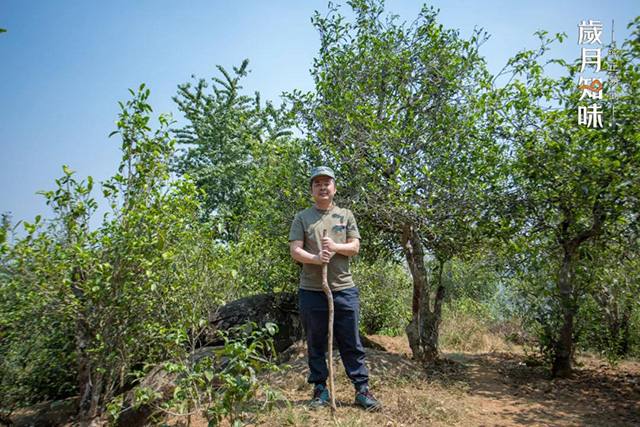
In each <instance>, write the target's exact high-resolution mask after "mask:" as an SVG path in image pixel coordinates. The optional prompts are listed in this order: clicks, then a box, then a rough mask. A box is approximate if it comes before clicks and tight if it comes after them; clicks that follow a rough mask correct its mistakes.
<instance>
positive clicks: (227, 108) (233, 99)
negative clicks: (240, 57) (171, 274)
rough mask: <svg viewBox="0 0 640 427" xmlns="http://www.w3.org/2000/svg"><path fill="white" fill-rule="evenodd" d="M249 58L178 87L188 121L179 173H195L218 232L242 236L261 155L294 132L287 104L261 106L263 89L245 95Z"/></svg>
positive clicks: (206, 213)
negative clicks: (269, 145)
mask: <svg viewBox="0 0 640 427" xmlns="http://www.w3.org/2000/svg"><path fill="white" fill-rule="evenodd" d="M248 65H249V61H248V60H246V59H245V60H244V61H243V63H242V64H241V65H240V67H233V74H230V73H229V72H227V70H225V69H224V68H223V67H222V66H218V67H217V68H218V71H219V72H220V73H221V74H222V77H223V78H218V77H214V78H212V81H213V83H212V85H211V91H212V93H207V88H208V86H209V85H208V83H207V82H206V81H205V80H204V79H199V80H197V82H195V83H194V84H191V83H185V84H182V85H179V86H178V95H177V96H175V97H174V98H173V99H174V101H175V102H176V103H177V104H178V108H179V109H180V111H182V112H183V113H184V115H185V118H186V119H187V120H188V122H189V123H188V124H187V125H186V126H185V127H183V128H182V129H179V130H177V131H176V136H177V139H178V142H179V143H180V144H183V145H186V147H185V149H184V150H183V153H182V155H181V156H179V157H178V158H177V159H176V161H175V168H176V170H177V171H178V172H180V173H186V174H188V175H190V176H192V177H193V178H194V180H195V182H196V185H197V186H198V188H201V189H203V190H204V193H203V195H202V201H203V207H204V212H203V214H204V217H205V218H212V219H215V221H216V222H217V223H218V224H219V231H220V233H219V234H218V237H219V238H221V239H223V240H225V241H237V240H238V239H239V237H240V233H241V226H242V223H243V221H244V220H245V219H246V217H247V213H248V212H249V207H248V206H247V203H248V201H249V200H250V196H249V195H248V194H247V190H248V189H249V188H251V180H252V179H253V177H254V175H255V174H256V173H257V172H259V160H260V157H261V155H262V150H263V149H264V148H265V146H264V145H265V144H267V143H268V142H271V141H277V140H278V139H280V138H283V137H286V136H288V135H290V133H291V132H290V131H289V130H288V127H289V126H290V124H291V117H290V114H289V113H288V111H287V110H286V109H285V106H284V105H283V106H281V107H280V108H275V107H274V106H273V104H272V103H271V102H267V103H266V105H262V103H261V100H260V94H259V93H257V92H256V94H255V96H253V97H250V96H247V95H242V94H241V90H242V86H241V85H240V80H241V78H242V77H245V76H246V75H247V74H248V72H249V71H248V69H247V67H248Z"/></svg>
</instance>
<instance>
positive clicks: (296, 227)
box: [289, 214, 304, 242]
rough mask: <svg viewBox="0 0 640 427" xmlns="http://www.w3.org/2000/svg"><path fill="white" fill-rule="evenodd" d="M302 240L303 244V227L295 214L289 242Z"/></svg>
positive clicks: (298, 216) (300, 219)
mask: <svg viewBox="0 0 640 427" xmlns="http://www.w3.org/2000/svg"><path fill="white" fill-rule="evenodd" d="M292 240H302V241H303V242H304V226H303V225H302V218H300V214H296V217H295V218H294V219H293V222H292V223H291V231H289V241H290V242H291V241H292Z"/></svg>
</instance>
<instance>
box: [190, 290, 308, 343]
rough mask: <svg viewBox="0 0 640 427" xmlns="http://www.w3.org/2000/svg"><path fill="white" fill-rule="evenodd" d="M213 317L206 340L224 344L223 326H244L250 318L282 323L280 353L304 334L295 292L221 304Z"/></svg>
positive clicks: (278, 338)
mask: <svg viewBox="0 0 640 427" xmlns="http://www.w3.org/2000/svg"><path fill="white" fill-rule="evenodd" d="M208 320H209V325H210V326H209V327H208V328H207V329H206V331H205V333H204V336H203V339H202V344H203V345H207V346H211V345H222V344H223V343H224V341H223V339H222V337H220V335H219V334H218V333H217V331H219V330H228V329H231V328H233V327H235V326H241V325H244V324H245V323H247V321H251V322H255V323H256V324H257V325H258V327H259V328H261V327H263V326H264V325H265V324H267V323H269V322H271V323H275V324H276V325H278V333H277V334H276V336H275V337H274V347H275V349H276V352H277V353H281V352H283V351H284V350H286V349H287V348H289V347H290V346H291V345H293V343H295V342H296V341H298V340H301V339H302V338H303V332H302V324H301V323H300V310H299V309H298V296H297V295H296V294H294V293H283V292H280V293H273V294H259V295H254V296H251V297H246V298H242V299H239V300H237V301H233V302H231V303H229V304H227V305H225V306H224V307H221V308H220V309H219V310H218V311H217V312H216V313H215V314H214V315H213V316H211V318H209V319H208Z"/></svg>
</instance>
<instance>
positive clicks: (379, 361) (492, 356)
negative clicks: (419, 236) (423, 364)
mask: <svg viewBox="0 0 640 427" xmlns="http://www.w3.org/2000/svg"><path fill="white" fill-rule="evenodd" d="M370 338H371V339H372V340H374V341H375V342H377V343H379V344H381V345H383V346H384V347H385V348H386V349H387V351H380V350H373V349H367V363H368V366H369V369H370V375H371V382H370V384H371V387H372V389H373V391H374V394H375V395H376V396H377V397H378V398H379V399H380V400H381V401H382V403H383V405H384V409H383V410H382V411H381V412H378V413H368V412H365V411H363V410H362V409H360V408H359V407H357V406H355V405H354V404H353V401H354V393H353V388H352V386H351V384H350V383H349V381H348V379H347V377H346V375H345V374H344V371H343V370H342V367H341V365H340V362H339V356H338V353H337V352H336V353H335V359H336V360H337V361H336V373H337V376H336V386H335V388H336V392H335V396H336V403H337V406H338V410H337V411H336V413H335V415H333V416H332V414H331V411H330V409H328V408H327V409H322V410H319V411H311V410H309V409H308V407H307V406H306V403H307V402H308V400H309V397H310V391H311V389H310V386H309V385H308V384H307V383H306V375H307V366H306V360H305V359H304V357H298V358H297V359H294V360H292V361H290V362H289V365H290V366H291V369H289V370H288V371H287V373H286V374H284V375H280V374H278V375H276V374H270V376H269V377H268V378H267V380H268V382H269V384H270V386H271V387H272V388H273V389H275V390H277V391H278V392H279V393H280V394H281V395H282V397H283V398H284V399H283V400H281V401H278V402H276V404H275V407H274V409H273V410H272V411H271V412H270V413H267V414H262V415H260V416H259V417H258V418H256V419H255V420H253V422H252V424H251V425H258V426H278V427H279V426H283V425H290V426H314V427H319V426H342V427H344V426H388V427H391V426H478V427H479V426H487V427H489V426H505V427H506V426H523V425H524V426H640V363H639V362H638V361H628V362H622V363H620V364H619V365H618V366H617V367H616V368H615V369H612V368H611V367H609V365H608V364H607V363H606V362H603V361H600V360H597V359H594V358H588V357H581V358H579V360H578V362H579V364H580V365H581V366H580V367H579V368H577V369H576V373H575V375H574V378H572V379H568V380H550V379H549V377H548V375H547V374H546V373H545V371H544V369H543V368H542V367H536V366H528V365H527V364H526V363H525V360H526V359H525V357H524V355H523V354H521V353H519V352H512V353H507V352H495V353H485V354H479V353H447V352H445V353H444V362H442V363H440V364H439V365H438V366H437V367H435V368H432V369H430V370H428V371H426V372H425V371H424V370H421V369H420V368H419V367H418V366H417V365H416V364H415V363H414V362H413V361H412V360H411V359H410V357H409V355H410V350H409V347H408V344H407V342H406V338H390V337H386V336H372V337H370ZM285 399H286V400H285ZM61 407H63V405H61V404H59V403H58V405H57V408H58V409H59V408H61ZM38 414H40V415H41V416H42V415H44V414H47V410H46V405H45V406H43V405H40V406H39V407H33V408H30V409H29V410H22V411H19V412H16V413H14V415H13V416H12V419H13V421H14V423H15V425H16V426H29V425H33V426H53V425H65V426H70V425H73V423H70V422H69V421H68V419H67V420H63V419H62V418H64V415H63V413H59V414H58V415H57V420H54V419H53V418H56V417H47V419H46V421H45V419H44V418H42V417H41V418H42V420H41V421H38V417H37V416H38ZM49 415H52V414H50V413H49ZM194 418H195V417H192V420H191V426H195V427H204V426H206V425H207V422H206V421H205V420H204V419H202V418H195V419H194ZM164 425H171V426H180V425H183V426H184V425H186V420H185V419H184V418H173V419H170V420H167V421H166V424H164Z"/></svg>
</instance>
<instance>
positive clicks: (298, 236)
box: [289, 206, 360, 292]
mask: <svg viewBox="0 0 640 427" xmlns="http://www.w3.org/2000/svg"><path fill="white" fill-rule="evenodd" d="M324 230H327V236H328V237H330V238H331V240H333V241H334V242H336V243H347V240H348V239H354V238H355V239H359V238H360V232H358V226H357V225H356V220H355V218H354V217H353V213H351V211H350V210H349V209H343V208H340V207H338V206H333V207H332V208H331V209H329V210H326V211H323V210H320V209H318V208H316V207H315V206H312V207H310V208H309V209H305V210H303V211H301V212H298V214H297V215H296V217H295V219H294V220H293V223H292V224H291V232H290V233H289V241H293V240H301V241H302V242H303V246H302V249H304V250H305V251H307V252H309V253H311V254H314V255H315V254H317V253H320V248H321V247H322V242H321V240H320V239H321V238H322V232H323V231H324ZM327 281H328V282H329V287H330V288H331V291H332V292H335V291H341V290H344V289H347V288H351V287H353V286H354V283H353V279H352V278H351V273H350V272H349V257H348V256H345V255H342V254H339V253H335V254H334V255H333V257H331V260H330V261H329V265H328V267H327ZM300 288H302V289H305V290H308V291H321V290H322V266H321V265H317V264H302V272H301V273H300Z"/></svg>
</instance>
